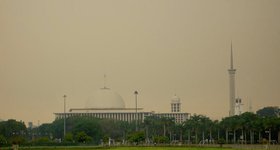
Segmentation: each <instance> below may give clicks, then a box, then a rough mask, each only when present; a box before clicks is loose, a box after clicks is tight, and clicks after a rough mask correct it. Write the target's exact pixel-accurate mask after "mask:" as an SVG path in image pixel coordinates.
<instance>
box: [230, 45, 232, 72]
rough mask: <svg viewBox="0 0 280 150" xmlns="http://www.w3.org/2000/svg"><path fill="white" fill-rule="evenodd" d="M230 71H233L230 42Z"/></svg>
mask: <svg viewBox="0 0 280 150" xmlns="http://www.w3.org/2000/svg"><path fill="white" fill-rule="evenodd" d="M230 69H233V52H232V42H231V45H230Z"/></svg>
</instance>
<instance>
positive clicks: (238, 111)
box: [234, 98, 243, 115]
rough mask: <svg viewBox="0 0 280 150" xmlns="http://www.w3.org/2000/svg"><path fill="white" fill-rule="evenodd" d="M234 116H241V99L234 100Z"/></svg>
mask: <svg viewBox="0 0 280 150" xmlns="http://www.w3.org/2000/svg"><path fill="white" fill-rule="evenodd" d="M234 113H235V115H241V114H242V113H243V103H242V100H241V98H236V99H235V111H234Z"/></svg>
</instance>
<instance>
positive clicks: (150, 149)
mask: <svg viewBox="0 0 280 150" xmlns="http://www.w3.org/2000/svg"><path fill="white" fill-rule="evenodd" d="M20 149H32V150H67V149H70V150H85V149H86V150H109V149H110V150H234V149H232V148H206V147H26V148H20Z"/></svg>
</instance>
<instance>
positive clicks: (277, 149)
mask: <svg viewBox="0 0 280 150" xmlns="http://www.w3.org/2000/svg"><path fill="white" fill-rule="evenodd" d="M233 147H234V148H231V147H223V148H220V147H173V146H167V147H161V146H158V147H94V146H67V147H64V146H62V147H61V146H38V147H20V148H19V149H25V150H26V149H32V150H68V149H69V150H84V149H85V150H109V149H110V150H242V149H244V150H254V149H257V150H267V149H270V150H280V146H279V145H278V146H276V145H275V146H272V147H266V146H261V145H259V146H248V147H247V146H246V147H235V146H233ZM3 149H13V148H12V147H5V148H0V150H3Z"/></svg>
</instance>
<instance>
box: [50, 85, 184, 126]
mask: <svg viewBox="0 0 280 150" xmlns="http://www.w3.org/2000/svg"><path fill="white" fill-rule="evenodd" d="M134 94H135V98H136V99H137V94H138V92H137V91H135V93H134ZM170 105H171V111H170V112H166V113H155V112H154V111H144V110H143V108H138V107H137V100H136V107H135V108H126V107H125V103H124V101H123V99H122V97H121V96H120V95H119V94H118V93H116V92H114V91H113V90H111V89H110V88H107V87H106V86H104V87H103V88H101V89H99V90H97V91H95V92H94V93H93V95H92V97H91V98H90V99H89V100H88V102H87V104H86V107H85V108H71V109H70V110H69V112H65V113H54V114H55V119H63V118H64V116H65V117H66V118H68V117H94V118H106V119H113V120H121V121H127V122H132V121H135V120H137V121H139V122H143V121H144V119H145V117H147V116H158V117H167V118H174V119H175V122H176V123H178V124H180V123H183V122H184V121H186V120H187V119H189V118H190V114H189V113H186V112H181V102H180V98H179V97H178V96H177V95H174V96H173V97H172V98H171V103H170Z"/></svg>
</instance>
